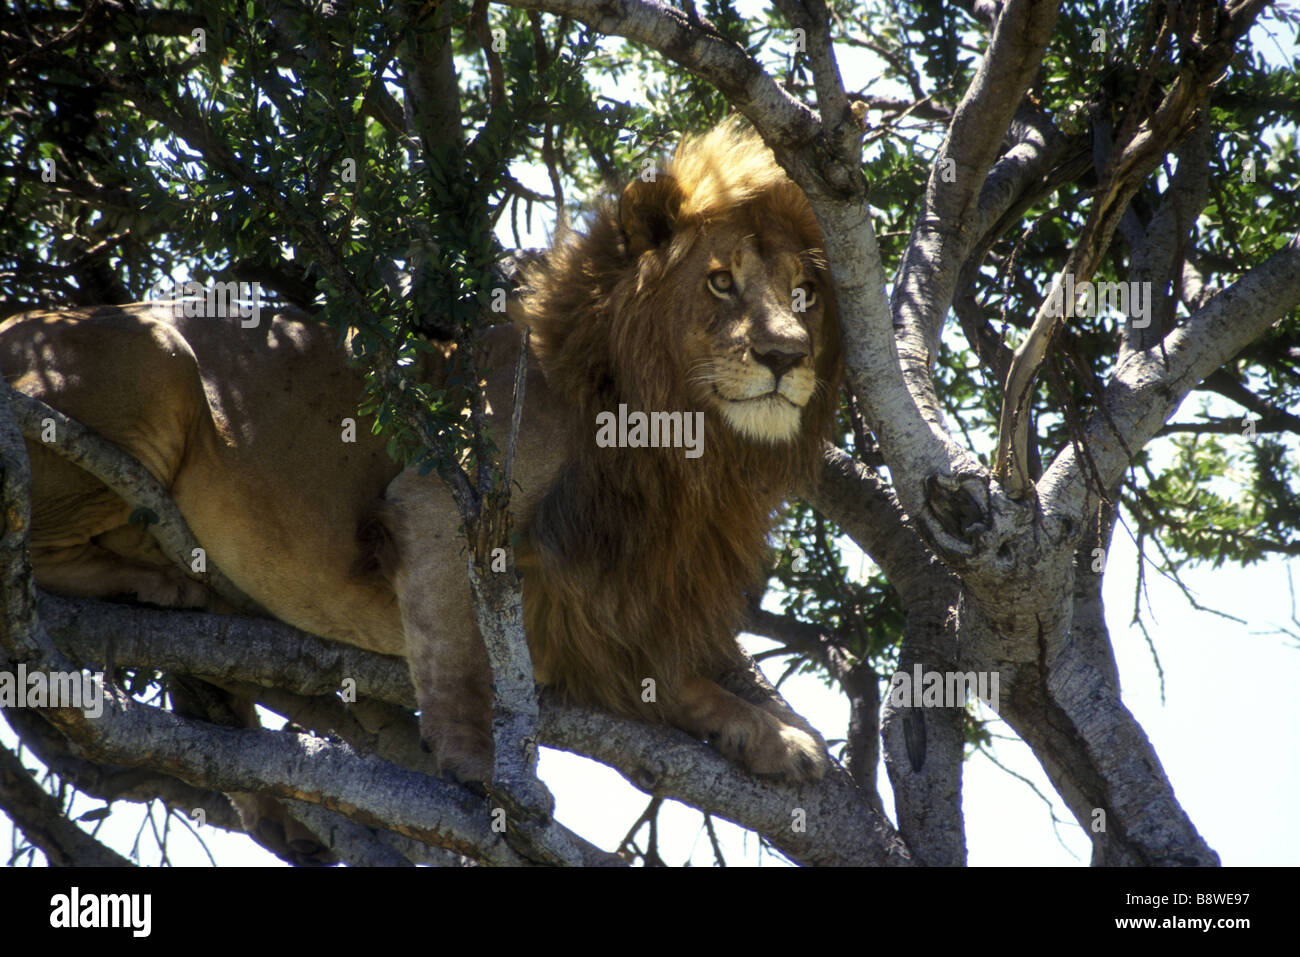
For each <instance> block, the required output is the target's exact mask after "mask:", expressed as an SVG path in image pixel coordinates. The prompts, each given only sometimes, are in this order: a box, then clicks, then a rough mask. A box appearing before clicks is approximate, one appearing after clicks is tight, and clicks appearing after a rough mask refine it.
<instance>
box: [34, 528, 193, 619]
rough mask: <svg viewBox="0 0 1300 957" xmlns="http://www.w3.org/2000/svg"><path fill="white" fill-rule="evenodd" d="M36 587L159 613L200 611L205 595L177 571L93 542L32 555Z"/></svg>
mask: <svg viewBox="0 0 1300 957" xmlns="http://www.w3.org/2000/svg"><path fill="white" fill-rule="evenodd" d="M32 565H33V568H34V570H35V572H36V581H37V583H38V584H39V585H40V586H41V587H42V588H44V589H46V590H47V591H52V592H57V593H58V594H61V595H75V596H78V597H81V598H118V597H127V598H132V599H134V600H136V601H141V602H145V603H147V604H150V605H158V606H160V607H163V608H205V607H207V606H208V603H209V595H208V590H207V589H206V588H204V587H203V585H201V584H199V583H198V582H196V581H194V580H193V579H191V578H188V577H187V576H186V575H185V573H184V572H182V571H181V570H180V569H178V568H168V567H160V566H156V565H145V564H141V563H138V562H133V561H131V560H130V559H127V558H123V557H122V556H121V555H118V554H116V553H114V552H111V551H108V550H107V549H104V548H101V547H100V546H99V545H96V544H95V543H93V542H88V543H86V544H84V545H74V546H70V547H68V548H46V549H35V548H34V549H32Z"/></svg>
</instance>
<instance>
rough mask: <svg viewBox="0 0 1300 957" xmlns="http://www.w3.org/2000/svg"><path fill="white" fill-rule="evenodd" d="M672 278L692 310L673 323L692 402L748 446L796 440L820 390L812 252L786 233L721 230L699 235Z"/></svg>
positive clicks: (817, 308) (716, 228)
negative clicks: (716, 415) (709, 409)
mask: <svg viewBox="0 0 1300 957" xmlns="http://www.w3.org/2000/svg"><path fill="white" fill-rule="evenodd" d="M674 273H675V275H674V277H673V279H674V281H675V283H676V284H677V285H678V291H679V295H680V294H681V293H682V292H686V293H688V294H689V297H690V300H691V307H690V308H689V309H688V310H687V311H686V312H685V313H684V314H683V315H680V316H677V317H675V321H677V322H678V323H681V325H682V328H681V329H680V332H681V334H682V336H683V341H682V353H683V355H684V358H685V359H686V370H687V384H688V387H689V388H690V389H691V391H692V393H693V398H694V400H695V401H696V402H698V403H699V404H701V405H705V406H709V407H712V408H714V409H715V410H717V412H718V413H719V415H720V416H721V417H722V419H723V421H724V422H726V423H727V424H728V425H730V426H731V428H733V429H735V431H736V432H738V433H740V434H741V435H742V436H744V437H746V438H748V439H750V440H753V441H760V442H773V443H775V442H784V441H788V440H791V439H793V438H794V437H795V436H797V435H798V434H799V431H800V427H801V424H802V415H803V411H804V408H805V407H806V406H807V405H808V402H809V400H810V399H811V398H812V397H813V394H814V392H815V391H816V389H817V388H818V377H817V370H816V358H817V356H818V354H819V351H820V349H821V347H822V335H821V334H822V319H823V309H822V295H821V290H820V288H819V279H818V275H817V271H816V269H815V267H814V265H813V262H812V260H811V254H810V252H809V251H808V250H806V249H804V248H802V246H801V245H800V244H799V243H798V242H797V241H796V239H795V237H793V236H791V235H789V234H788V233H786V234H784V235H782V234H775V233H773V232H771V231H767V232H757V233H756V232H751V231H749V230H747V229H745V228H743V227H738V226H735V225H728V224H722V225H718V226H713V227H711V228H706V229H704V230H701V234H700V235H699V236H698V237H697V239H696V241H695V243H694V244H693V246H692V249H691V253H690V255H689V256H688V257H687V259H686V261H685V262H683V263H682V264H681V265H680V266H679V267H678V269H677V270H675V271H674Z"/></svg>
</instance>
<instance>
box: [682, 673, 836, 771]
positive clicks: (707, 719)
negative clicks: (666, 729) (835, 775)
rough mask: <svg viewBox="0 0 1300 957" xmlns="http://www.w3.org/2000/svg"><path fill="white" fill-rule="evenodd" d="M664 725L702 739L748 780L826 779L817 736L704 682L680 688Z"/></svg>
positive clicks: (823, 754) (697, 680) (822, 747)
mask: <svg viewBox="0 0 1300 957" xmlns="http://www.w3.org/2000/svg"><path fill="white" fill-rule="evenodd" d="M669 720H670V721H672V723H673V724H675V725H677V726H678V727H680V728H683V729H684V730H686V731H689V732H691V733H692V734H694V735H696V736H697V737H700V738H706V739H708V741H709V742H710V743H711V744H712V745H713V746H714V747H715V748H717V749H718V750H719V751H721V752H722V754H723V755H725V756H726V757H728V758H730V759H731V760H733V761H736V762H737V763H739V764H741V765H743V766H744V767H746V768H748V769H749V770H750V771H752V772H753V773H754V774H763V775H775V776H780V777H784V778H788V779H791V780H795V781H808V780H816V779H820V778H821V777H822V775H824V774H825V773H826V768H827V765H828V763H829V762H828V761H827V758H826V749H825V745H824V744H823V743H822V741H821V737H820V736H819V735H815V734H809V733H808V732H807V731H805V730H803V729H802V728H799V727H796V726H795V725H794V724H792V723H790V722H789V720H788V719H786V718H785V716H784V715H778V714H775V713H773V712H772V711H770V710H768V709H766V708H762V707H756V706H755V705H752V704H750V703H749V702H747V701H743V700H741V699H740V698H738V697H736V696H735V695H734V694H732V693H731V692H730V691H727V690H725V689H723V688H722V687H721V686H720V685H718V684H717V683H716V682H713V681H709V680H708V679H706V678H691V679H689V680H688V681H686V682H685V683H684V684H683V686H682V688H681V691H680V693H679V694H678V695H677V699H676V702H675V705H674V706H672V709H671V711H670V713H669ZM799 723H801V724H802V723H803V722H802V720H801V721H800V722H799Z"/></svg>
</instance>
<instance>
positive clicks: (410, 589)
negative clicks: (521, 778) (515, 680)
mask: <svg viewBox="0 0 1300 957" xmlns="http://www.w3.org/2000/svg"><path fill="white" fill-rule="evenodd" d="M385 499H386V502H385V506H384V509H383V520H384V524H385V525H386V527H387V528H388V529H389V532H390V534H391V535H392V537H393V544H394V545H395V546H396V567H395V568H394V569H393V588H394V591H395V592H396V593H397V602H398V607H399V608H400V609H401V614H402V628H403V630H404V632H405V634H406V657H407V661H408V663H409V665H410V668H411V679H412V683H413V684H414V685H415V694H416V701H417V703H418V704H419V706H420V733H421V736H422V737H423V739H424V743H425V744H426V745H427V746H428V747H429V748H430V750H431V751H432V752H433V755H434V757H435V759H436V760H437V763H438V767H439V769H440V770H441V771H442V773H444V774H450V775H452V776H453V777H455V778H456V779H458V780H460V781H488V780H491V777H492V754H493V746H492V671H491V666H490V665H489V663H488V659H487V650H486V649H485V648H484V645H483V639H482V637H480V635H479V631H478V626H477V624H476V623H475V620H474V607H473V599H472V598H471V596H470V589H469V583H468V581H467V579H466V574H465V550H464V549H465V544H464V539H463V536H462V535H461V534H460V530H459V525H460V521H459V512H458V510H457V509H456V506H455V503H454V502H453V501H452V500H451V495H450V493H448V492H447V490H446V489H445V488H444V487H443V485H442V483H441V482H439V481H438V480H437V479H436V478H431V477H430V478H424V477H420V476H417V475H416V474H415V473H414V472H411V471H407V472H404V473H402V474H401V475H399V476H398V477H397V478H396V479H394V480H393V482H392V484H391V485H390V486H389V487H388V491H387V493H386V494H385Z"/></svg>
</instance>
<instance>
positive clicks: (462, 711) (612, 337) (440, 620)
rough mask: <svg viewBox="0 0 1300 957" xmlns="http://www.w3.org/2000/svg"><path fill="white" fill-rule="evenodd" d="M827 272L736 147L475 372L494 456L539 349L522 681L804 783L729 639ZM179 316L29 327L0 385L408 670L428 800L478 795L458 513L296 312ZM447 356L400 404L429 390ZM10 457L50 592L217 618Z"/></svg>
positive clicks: (486, 702)
mask: <svg viewBox="0 0 1300 957" xmlns="http://www.w3.org/2000/svg"><path fill="white" fill-rule="evenodd" d="M821 247H822V239H821V234H820V232H819V229H818V226H817V223H816V221H815V219H814V217H813V214H812V210H811V207H810V206H809V204H808V201H807V199H806V198H805V197H804V195H803V193H802V192H801V191H800V190H799V189H798V187H797V186H795V184H794V183H793V182H792V181H791V180H790V179H789V178H788V177H787V176H786V175H785V173H784V172H783V171H782V170H781V168H780V167H779V166H778V165H777V163H776V162H775V160H774V158H773V156H772V154H771V152H770V151H769V150H768V149H767V147H766V146H765V145H764V144H763V143H762V141H761V140H760V139H759V138H758V137H757V136H756V135H755V134H753V133H752V132H747V131H745V130H743V129H742V128H741V127H740V126H739V124H738V123H737V122H734V121H732V122H728V123H725V124H723V125H722V126H720V127H718V128H717V129H715V130H713V131H712V132H710V133H707V134H705V135H703V136H700V137H696V138H688V139H686V140H685V141H683V143H682V144H681V145H680V147H679V148H678V150H677V152H676V154H675V156H674V157H673V159H672V160H671V162H670V163H669V164H668V165H667V166H666V168H664V169H663V170H660V171H658V172H656V173H655V174H654V175H652V176H646V177H644V178H638V179H636V180H634V181H633V182H632V183H631V184H630V185H628V186H627V187H626V188H625V189H624V190H623V191H622V193H621V196H619V197H618V198H617V199H611V200H607V201H605V202H604V203H602V204H601V205H599V207H598V208H597V210H596V211H595V213H594V214H593V215H592V217H591V218H590V219H589V221H588V222H587V224H586V226H585V227H584V228H582V229H579V230H577V231H575V232H573V233H571V234H569V235H568V236H566V237H564V238H562V239H561V240H559V241H558V242H557V243H556V244H555V246H554V248H553V249H552V250H551V252H550V253H549V254H548V255H546V256H544V257H541V258H540V260H539V261H538V262H537V263H536V264H534V265H532V266H531V267H529V268H528V270H527V271H526V272H525V275H524V283H523V285H524V291H523V293H522V294H521V296H520V297H519V299H518V301H517V302H516V303H514V304H513V306H512V315H511V319H512V322H508V323H503V324H501V325H498V326H493V327H491V328H489V329H488V330H487V331H486V332H485V344H484V353H485V363H484V366H483V367H484V368H487V369H490V370H492V371H490V372H489V373H488V374H487V375H486V377H485V395H486V400H487V405H488V412H489V424H490V425H491V426H492V427H493V429H494V431H495V432H496V434H498V435H504V434H506V432H507V431H508V429H509V422H510V418H511V412H512V400H513V388H514V375H515V373H514V369H515V366H516V360H517V358H518V350H519V349H520V348H521V341H522V337H521V336H520V334H519V326H521V325H522V326H526V327H527V328H529V329H530V330H531V332H532V335H531V338H530V346H529V350H530V354H529V355H528V357H527V383H526V392H525V395H526V399H525V405H524V409H523V412H522V420H521V426H520V429H519V436H518V446H517V450H516V465H515V479H516V485H517V488H516V491H515V494H514V497H513V499H512V502H511V508H512V513H513V515H514V521H515V527H516V529H517V531H518V535H517V545H516V546H515V548H516V560H517V561H516V564H517V568H518V569H519V571H520V572H521V574H522V590H523V603H524V614H525V630H526V632H527V637H528V644H529V649H530V652H531V655H532V661H533V667H534V670H535V673H536V677H537V680H538V681H539V682H540V683H542V684H543V685H546V686H549V687H552V688H554V689H556V691H557V692H558V693H559V694H560V695H562V696H563V697H564V698H566V699H567V700H570V701H573V702H578V703H584V704H588V705H595V706H598V707H601V708H605V709H608V710H610V711H613V712H615V713H618V714H622V715H629V716H635V717H638V718H641V719H644V720H648V721H652V722H659V723H667V724H671V725H675V726H676V727H679V728H681V729H684V730H685V731H687V732H689V733H691V734H693V735H695V736H696V737H698V738H701V739H706V740H708V741H709V742H711V743H712V744H713V745H714V746H715V747H716V748H717V749H718V750H719V751H721V752H722V753H723V754H724V755H725V756H727V757H728V758H730V759H732V760H733V761H735V762H737V763H739V764H740V765H742V766H743V767H745V768H747V769H748V770H749V771H751V772H753V773H755V774H759V775H770V776H777V777H781V778H784V779H787V780H792V781H807V780H812V779H817V778H820V777H821V776H822V775H823V774H824V772H825V770H826V768H827V767H828V758H827V756H826V748H825V744H824V742H823V740H822V739H821V737H820V736H819V735H818V734H817V732H816V730H815V729H813V728H812V727H811V726H810V725H808V724H807V723H806V722H805V721H803V719H802V718H800V717H799V716H798V715H796V714H794V713H793V712H792V711H791V710H790V709H789V708H787V707H785V706H784V705H783V704H782V703H781V702H779V701H765V702H762V703H760V704H752V703H750V702H749V701H746V700H742V699H741V698H739V697H737V696H736V695H734V694H732V693H731V692H729V691H727V690H724V688H723V687H722V685H720V684H719V683H718V679H719V678H720V677H722V676H724V675H726V674H727V673H728V672H730V671H732V670H733V669H737V668H740V667H743V665H744V658H743V655H742V653H741V652H740V650H739V648H738V646H737V644H736V640H735V636H736V633H737V631H738V630H739V629H740V627H741V626H742V625H743V622H744V619H745V615H746V610H747V607H748V601H749V597H750V596H751V595H752V593H753V590H754V587H755V585H756V584H761V582H762V580H763V571H764V562H765V557H766V555H767V536H768V534H769V532H770V529H771V525H772V522H773V516H774V513H775V511H776V509H777V508H778V507H779V506H780V505H781V503H782V501H783V500H784V499H785V498H786V497H787V496H789V495H790V494H791V493H792V492H795V491H797V490H799V489H800V488H802V487H808V486H809V485H810V484H811V483H812V482H813V481H814V480H815V478H816V474H817V470H818V466H819V464H820V462H821V445H822V442H823V439H824V438H826V437H828V436H829V435H830V429H831V426H832V423H833V417H834V411H835V405H836V402H837V396H838V384H839V378H840V362H841V358H840V340H839V330H838V325H837V322H836V317H835V312H834V300H833V292H832V288H831V285H830V281H829V277H828V274H827V271H826V267H825V262H824V258H823V254H822V248H821ZM177 311H178V310H176V309H174V308H172V307H171V306H170V305H169V304H166V303H139V304H134V305H128V306H106V307H100V308H83V309H72V310H66V311H61V312H34V313H27V314H24V315H20V316H17V317H14V318H12V319H10V320H8V321H7V322H5V323H4V324H3V325H2V326H0V364H2V368H3V372H4V375H5V377H6V379H7V380H8V381H10V382H11V383H12V384H13V385H14V386H15V387H16V388H17V389H19V390H21V391H23V392H26V393H28V394H30V395H33V396H36V397H37V398H40V399H42V400H43V401H45V402H47V403H49V404H50V405H51V406H53V407H55V408H57V409H59V410H61V411H62V412H64V413H66V414H67V415H69V416H71V417H73V418H74V419H78V420H80V421H81V422H83V423H85V424H86V425H88V426H90V427H91V428H93V429H95V430H97V431H98V432H99V433H101V434H102V435H104V436H105V437H107V438H108V439H110V440H111V441H113V442H115V443H116V444H118V445H119V446H120V447H121V448H123V449H124V450H125V451H127V452H128V453H130V454H131V455H133V456H135V457H136V458H137V459H138V460H139V461H140V462H141V463H142V464H143V465H144V466H145V467H146V468H147V469H148V470H149V471H150V472H151V473H152V474H153V475H154V476H156V477H157V478H158V480H159V481H160V482H161V483H162V485H163V486H164V487H165V488H166V489H168V491H169V492H170V494H171V495H172V496H173V498H174V500H175V502H176V504H177V505H178V507H179V508H180V511H181V512H182V514H183V515H184V516H185V519H186V520H187V522H188V523H189V524H190V527H191V529H192V530H193V532H194V533H195V535H196V537H197V538H198V540H199V542H200V543H201V544H202V545H203V546H204V548H205V549H206V551H207V554H208V558H209V560H210V561H212V562H214V563H215V564H216V565H217V566H218V567H219V568H221V569H222V571H223V572H224V573H225V574H226V575H227V576H228V577H229V578H230V579H231V580H232V581H233V582H234V583H235V584H236V585H237V586H238V587H239V588H241V589H242V590H243V591H244V592H245V593H246V594H247V595H248V596H249V597H250V598H251V599H252V600H254V601H256V602H257V603H258V604H259V605H260V606H261V607H262V608H263V609H265V611H266V613H267V614H268V615H271V616H274V617H275V618H278V619H280V620H282V621H284V622H287V623H289V624H291V625H294V626H296V627H298V628H301V629H303V630H306V631H309V632H313V633H315V634H318V635H321V636H323V637H325V638H329V639H335V640H338V641H343V642H349V643H351V644H354V645H359V646H361V647H363V648H367V649H370V650H372V651H375V652H379V653H382V654H387V655H398V656H403V657H405V658H406V659H407V660H408V662H409V665H410V670H411V675H412V680H413V684H414V687H415V691H416V699H417V702H418V704H419V707H420V709H421V719H420V720H421V733H422V735H423V737H424V739H425V741H426V743H427V744H428V746H429V747H430V748H431V750H432V752H433V754H434V756H435V758H436V760H437V763H438V766H439V768H440V769H441V771H442V772H443V773H445V774H449V775H451V776H453V777H455V778H456V779H458V780H461V781H484V780H488V779H489V778H490V776H491V768H492V753H493V752H492V747H493V746H492V737H491V709H492V679H491V672H490V668H489V665H488V661H487V656H486V651H485V649H484V646H483V642H482V640H481V638H480V637H479V636H478V633H477V628H476V625H475V619H474V613H473V606H472V600H471V596H470V589H469V586H468V583H467V581H466V577H465V574H464V569H465V551H464V548H465V546H464V538H463V534H462V532H461V529H460V525H461V519H460V515H459V513H458V511H457V509H456V508H455V506H454V504H453V502H452V499H451V496H450V493H449V492H448V491H447V490H446V488H445V486H444V485H443V484H442V483H441V482H440V480H438V479H437V478H436V477H433V476H421V475H419V474H418V472H417V471H415V470H409V469H408V470H401V469H399V467H398V466H397V465H395V464H394V463H393V461H392V460H391V459H390V458H389V456H388V455H387V454H386V452H385V446H384V442H383V440H382V439H381V438H380V437H378V436H375V435H372V434H371V430H370V429H369V428H368V425H369V422H368V420H366V419H363V418H359V417H358V416H357V413H356V411H355V409H356V402H357V400H358V397H359V395H360V394H361V391H362V386H363V382H362V378H361V374H360V373H359V372H358V371H357V370H356V369H355V368H354V365H353V364H352V363H351V362H350V360H351V358H352V354H351V352H350V348H349V346H348V345H347V344H346V343H345V344H343V345H342V346H340V345H339V344H338V341H337V336H336V333H335V332H334V331H333V330H331V329H329V328H327V327H325V326H324V325H322V324H319V323H315V322H312V321H311V320H310V319H309V318H308V317H306V316H304V315H301V314H298V313H295V312H292V311H287V312H281V313H278V314H276V315H274V316H271V317H269V318H268V317H266V316H263V317H262V320H261V321H260V322H259V323H258V324H257V325H255V326H253V327H251V328H244V326H245V325H247V324H245V323H237V322H233V321H231V320H228V319H220V318H204V317H198V316H193V317H186V316H184V315H177V314H176V313H177ZM450 355H451V353H450V351H449V350H443V351H441V352H440V351H434V352H432V353H430V355H429V359H428V362H427V365H426V366H425V367H424V368H422V369H418V370H411V374H412V375H418V376H420V377H421V378H423V379H424V380H425V381H429V382H433V383H438V382H440V381H441V379H442V377H444V376H445V375H446V374H447V371H446V370H447V363H448V358H449V356H450ZM638 416H640V418H638ZM614 417H618V420H619V422H620V425H619V427H618V428H617V429H614V428H611V427H609V426H610V423H611V422H612V421H613V418H614ZM349 421H352V424H353V428H351V430H349V428H348V422H349ZM647 422H648V423H649V425H650V428H649V432H650V433H651V434H650V435H647V430H646V429H645V428H644V426H645V424H646V423H647ZM602 423H603V425H602ZM624 423H626V425H625V424H624ZM598 439H599V440H600V441H598ZM29 449H30V453H31V458H32V465H33V474H34V482H33V486H34V501H33V522H32V528H31V549H32V559H33V565H34V568H35V574H36V578H37V582H38V583H39V584H40V585H41V586H42V587H44V588H47V589H49V590H52V591H56V592H61V593H64V594H70V595H78V596H88V597H97V598H107V597H116V596H123V595H125V596H127V597H130V598H133V599H136V600H139V601H143V602H148V603H152V604H156V605H163V606H168V607H213V600H212V598H211V596H209V595H207V594H205V593H204V589H203V588H202V587H201V586H200V585H198V584H197V583H196V582H194V581H192V580H191V579H189V578H188V577H186V576H185V575H184V574H183V573H182V572H181V571H178V570H177V569H175V568H173V567H172V566H171V564H170V563H169V562H168V560H167V559H166V557H165V556H164V555H163V554H162V553H161V551H160V550H159V549H158V548H157V546H156V545H155V544H154V543H153V541H152V539H151V538H150V536H149V535H148V534H146V533H145V531H144V529H143V527H142V526H140V525H139V524H132V523H131V521H130V518H131V516H130V514H129V510H128V508H127V506H126V504H125V503H124V502H123V501H122V500H121V499H120V498H119V497H117V496H116V495H114V494H113V493H112V492H110V491H109V490H108V489H107V488H106V487H104V486H103V485H101V484H100V483H99V482H98V481H97V480H95V479H94V478H92V477H91V476H89V475H88V474H87V473H85V472H82V471H81V470H79V469H77V468H76V467H74V466H72V465H70V464H69V463H68V462H67V461H66V460H64V459H63V458H61V457H60V456H58V455H56V454H55V453H54V452H53V451H52V450H50V449H48V448H44V447H42V443H39V442H30V443H29ZM376 520H378V522H379V523H380V527H381V528H382V529H383V531H384V533H385V534H384V535H381V536H379V539H380V540H381V543H380V545H379V546H378V547H379V550H380V551H384V552H385V553H386V556H387V559H388V560H387V561H386V562H383V563H379V564H382V566H383V567H384V568H385V569H386V571H387V573H386V574H362V573H359V572H358V568H361V567H363V566H366V565H367V564H370V565H371V566H373V565H375V564H376V563H375V562H368V561H367V559H369V558H374V557H375V556H373V555H369V554H368V552H367V550H369V549H373V548H375V547H376V546H375V538H376V536H374V535H373V534H365V535H362V534H360V533H359V532H358V530H359V529H369V530H370V531H371V532H373V531H374V529H375V527H376V526H375V521H376Z"/></svg>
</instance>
